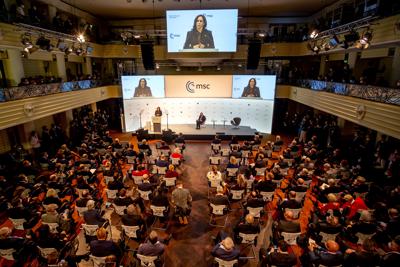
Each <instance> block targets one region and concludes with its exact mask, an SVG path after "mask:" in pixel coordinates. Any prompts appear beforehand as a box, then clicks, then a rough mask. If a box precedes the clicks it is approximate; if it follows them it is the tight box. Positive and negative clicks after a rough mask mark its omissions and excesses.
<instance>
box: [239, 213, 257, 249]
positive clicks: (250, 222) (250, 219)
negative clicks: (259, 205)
mask: <svg viewBox="0 0 400 267" xmlns="http://www.w3.org/2000/svg"><path fill="white" fill-rule="evenodd" d="M233 232H234V238H235V241H236V243H237V244H238V243H241V238H240V236H239V233H243V234H258V233H259V232H260V225H258V224H255V223H254V216H253V215H251V214H247V215H246V217H245V218H244V221H242V220H241V221H239V223H238V224H237V225H236V226H235V227H234V228H233Z"/></svg>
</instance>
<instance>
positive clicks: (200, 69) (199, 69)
mask: <svg viewBox="0 0 400 267" xmlns="http://www.w3.org/2000/svg"><path fill="white" fill-rule="evenodd" d="M197 71H203V68H202V67H201V63H200V64H199V68H198V69H197Z"/></svg>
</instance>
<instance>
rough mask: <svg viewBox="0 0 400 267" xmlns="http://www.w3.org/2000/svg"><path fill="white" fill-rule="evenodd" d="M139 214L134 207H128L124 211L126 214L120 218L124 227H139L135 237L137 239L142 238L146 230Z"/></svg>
mask: <svg viewBox="0 0 400 267" xmlns="http://www.w3.org/2000/svg"><path fill="white" fill-rule="evenodd" d="M139 214H140V213H139V212H138V210H137V208H136V206H135V205H133V204H131V205H129V206H128V208H127V209H126V214H125V215H123V216H122V217H121V224H122V225H126V226H139V232H138V233H137V235H138V237H139V238H142V237H143V235H144V233H145V230H146V224H145V221H144V220H143V218H142V217H141V216H140V215H139Z"/></svg>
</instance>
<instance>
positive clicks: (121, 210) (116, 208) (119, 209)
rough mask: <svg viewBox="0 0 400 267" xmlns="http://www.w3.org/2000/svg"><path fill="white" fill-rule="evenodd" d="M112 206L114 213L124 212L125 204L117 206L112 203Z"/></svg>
mask: <svg viewBox="0 0 400 267" xmlns="http://www.w3.org/2000/svg"><path fill="white" fill-rule="evenodd" d="M113 207H114V211H115V213H116V214H118V215H120V216H122V215H124V214H125V210H126V206H118V205H115V204H113Z"/></svg>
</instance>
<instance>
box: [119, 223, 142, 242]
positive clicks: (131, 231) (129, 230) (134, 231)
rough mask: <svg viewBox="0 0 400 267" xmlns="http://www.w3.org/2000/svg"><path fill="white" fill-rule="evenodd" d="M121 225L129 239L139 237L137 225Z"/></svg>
mask: <svg viewBox="0 0 400 267" xmlns="http://www.w3.org/2000/svg"><path fill="white" fill-rule="evenodd" d="M121 227H122V230H123V232H124V234H125V235H126V236H127V237H128V238H129V239H137V238H138V237H139V235H138V231H139V230H140V227H139V226H138V225H135V226H128V225H121Z"/></svg>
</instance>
